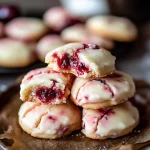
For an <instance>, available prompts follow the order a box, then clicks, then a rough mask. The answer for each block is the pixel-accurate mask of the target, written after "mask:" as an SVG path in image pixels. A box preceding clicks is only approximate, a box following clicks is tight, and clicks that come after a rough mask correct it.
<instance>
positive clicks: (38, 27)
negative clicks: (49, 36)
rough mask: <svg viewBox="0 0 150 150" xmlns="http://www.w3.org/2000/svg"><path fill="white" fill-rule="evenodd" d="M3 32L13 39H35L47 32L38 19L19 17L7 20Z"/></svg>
mask: <svg viewBox="0 0 150 150" xmlns="http://www.w3.org/2000/svg"><path fill="white" fill-rule="evenodd" d="M5 32H6V34H7V35H8V36H10V37H13V38H15V39H19V40H23V41H36V40H38V39H39V38H40V37H42V36H43V35H44V34H45V33H46V32H47V27H46V25H45V24H44V23H43V21H42V20H40V19H37V18H27V17H20V18H16V19H13V20H12V21H10V22H8V23H7V24H6V27H5Z"/></svg>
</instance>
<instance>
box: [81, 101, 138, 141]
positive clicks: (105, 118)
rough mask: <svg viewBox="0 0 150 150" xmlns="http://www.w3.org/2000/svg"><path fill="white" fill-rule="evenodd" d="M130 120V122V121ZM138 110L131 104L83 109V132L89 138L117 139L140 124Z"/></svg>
mask: <svg viewBox="0 0 150 150" xmlns="http://www.w3.org/2000/svg"><path fill="white" fill-rule="evenodd" d="M129 120H130V121H129ZM138 120H139V113H138V110H137V109H136V108H135V107H134V106H132V104H131V103H130V102H125V103H123V104H120V105H116V106H113V107H111V108H106V109H98V110H90V109H83V118H82V121H83V122H82V132H83V133H84V134H86V135H87V136H90V134H93V135H94V136H100V137H111V138H113V137H117V136H119V135H122V134H123V133H125V132H126V130H128V129H129V128H130V129H131V131H132V129H133V127H135V126H136V125H137V123H138Z"/></svg>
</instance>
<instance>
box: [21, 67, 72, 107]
mask: <svg viewBox="0 0 150 150" xmlns="http://www.w3.org/2000/svg"><path fill="white" fill-rule="evenodd" d="M72 80H73V76H72V75H70V74H63V73H59V72H56V71H53V70H50V69H48V68H40V69H36V70H32V71H30V72H29V73H28V74H27V75H25V77H24V78H23V80H22V83H21V85H20V88H21V90H20V99H21V100H22V101H31V102H36V103H42V104H61V103H66V100H67V97H68V95H69V94H70V89H71V83H72Z"/></svg>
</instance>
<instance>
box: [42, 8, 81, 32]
mask: <svg viewBox="0 0 150 150" xmlns="http://www.w3.org/2000/svg"><path fill="white" fill-rule="evenodd" d="M43 20H44V22H45V23H46V24H47V26H49V27H50V28H51V29H52V30H53V31H56V32H60V31H62V30H63V29H64V28H66V27H68V26H71V25H74V24H76V23H79V22H80V20H79V19H78V18H76V17H75V16H73V15H71V14H70V13H69V12H67V11H66V10H65V9H64V8H62V7H53V8H50V9H48V10H47V11H46V12H45V14H44V16H43Z"/></svg>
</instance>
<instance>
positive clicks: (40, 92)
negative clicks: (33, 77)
mask: <svg viewBox="0 0 150 150" xmlns="http://www.w3.org/2000/svg"><path fill="white" fill-rule="evenodd" d="M36 96H37V97H38V98H39V99H40V101H41V102H42V103H44V104H47V103H51V102H52V101H54V100H55V99H56V98H58V99H61V98H62V97H63V93H62V91H61V90H60V89H58V88H56V87H55V82H54V84H53V86H52V87H51V88H48V87H44V86H43V87H40V88H38V89H37V90H36Z"/></svg>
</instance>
